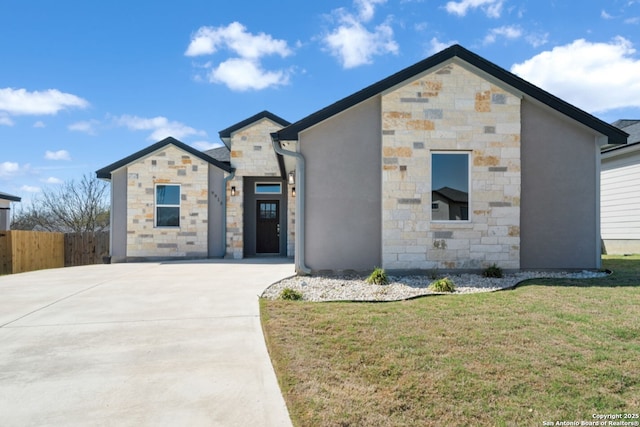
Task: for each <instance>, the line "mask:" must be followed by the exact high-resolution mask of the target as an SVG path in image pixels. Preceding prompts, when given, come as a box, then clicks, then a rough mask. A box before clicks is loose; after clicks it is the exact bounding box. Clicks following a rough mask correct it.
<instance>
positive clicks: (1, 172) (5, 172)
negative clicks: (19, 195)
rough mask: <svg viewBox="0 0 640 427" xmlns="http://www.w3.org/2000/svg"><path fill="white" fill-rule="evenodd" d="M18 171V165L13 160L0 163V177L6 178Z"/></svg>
mask: <svg viewBox="0 0 640 427" xmlns="http://www.w3.org/2000/svg"><path fill="white" fill-rule="evenodd" d="M19 172H20V165H19V164H18V163H15V162H2V163H0V178H7V177H10V176H14V175H17V174H18V173H19Z"/></svg>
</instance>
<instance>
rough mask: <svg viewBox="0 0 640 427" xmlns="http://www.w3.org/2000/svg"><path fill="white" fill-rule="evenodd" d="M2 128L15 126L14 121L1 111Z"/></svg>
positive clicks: (0, 122) (0, 124)
mask: <svg viewBox="0 0 640 427" xmlns="http://www.w3.org/2000/svg"><path fill="white" fill-rule="evenodd" d="M0 126H13V120H11V117H9V115H8V114H7V113H5V112H3V111H0Z"/></svg>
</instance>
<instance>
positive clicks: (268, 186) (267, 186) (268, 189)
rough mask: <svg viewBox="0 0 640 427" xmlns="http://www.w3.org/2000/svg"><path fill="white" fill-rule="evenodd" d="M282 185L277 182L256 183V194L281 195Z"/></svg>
mask: <svg viewBox="0 0 640 427" xmlns="http://www.w3.org/2000/svg"><path fill="white" fill-rule="evenodd" d="M281 193H282V184H280V183H279V182H274V183H266V182H265V183H262V182H257V183H256V194H281Z"/></svg>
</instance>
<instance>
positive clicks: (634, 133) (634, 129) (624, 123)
mask: <svg viewBox="0 0 640 427" xmlns="http://www.w3.org/2000/svg"><path fill="white" fill-rule="evenodd" d="M613 125H614V126H615V127H618V128H620V129H622V130H623V131H625V132H626V133H628V134H629V144H633V143H636V142H640V120H618V121H616V122H614V123H613Z"/></svg>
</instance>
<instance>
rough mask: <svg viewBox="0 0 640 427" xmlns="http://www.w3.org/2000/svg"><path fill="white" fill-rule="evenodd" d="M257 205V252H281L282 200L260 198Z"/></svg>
mask: <svg viewBox="0 0 640 427" xmlns="http://www.w3.org/2000/svg"><path fill="white" fill-rule="evenodd" d="M257 203H258V204H257V206H256V213H257V220H256V253H259V254H277V253H280V202H279V201H278V200H258V202H257Z"/></svg>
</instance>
